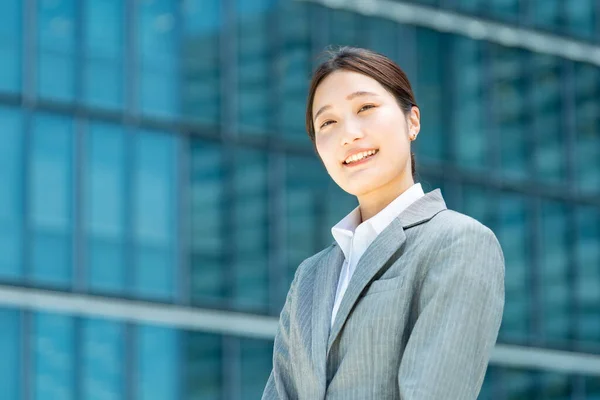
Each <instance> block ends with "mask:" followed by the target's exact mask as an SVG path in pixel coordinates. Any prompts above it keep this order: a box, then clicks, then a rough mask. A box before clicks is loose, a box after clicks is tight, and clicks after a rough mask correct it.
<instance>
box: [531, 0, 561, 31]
mask: <svg viewBox="0 0 600 400" xmlns="http://www.w3.org/2000/svg"><path fill="white" fill-rule="evenodd" d="M562 3H563V1H562V0H530V1H529V4H528V5H529V15H530V16H531V19H532V22H533V24H534V25H536V26H539V27H541V28H544V29H547V30H557V29H558V28H559V20H560V18H561V14H562V12H561V11H562V10H561V8H562V7H561V5H562Z"/></svg>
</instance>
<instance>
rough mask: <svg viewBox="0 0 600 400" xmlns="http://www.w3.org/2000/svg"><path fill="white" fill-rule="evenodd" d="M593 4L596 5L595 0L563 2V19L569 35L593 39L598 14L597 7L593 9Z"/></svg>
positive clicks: (599, 10)
mask: <svg viewBox="0 0 600 400" xmlns="http://www.w3.org/2000/svg"><path fill="white" fill-rule="evenodd" d="M594 3H596V4H598V3H597V2H596V1H595V0H578V1H565V2H564V5H563V7H564V8H565V14H566V18H565V19H566V24H567V31H568V32H569V33H571V34H574V35H577V36H580V37H584V38H589V39H591V38H593V36H594V28H595V26H597V25H596V22H595V21H596V19H597V18H598V14H597V13H598V12H600V9H598V7H597V6H596V7H595V9H594Z"/></svg>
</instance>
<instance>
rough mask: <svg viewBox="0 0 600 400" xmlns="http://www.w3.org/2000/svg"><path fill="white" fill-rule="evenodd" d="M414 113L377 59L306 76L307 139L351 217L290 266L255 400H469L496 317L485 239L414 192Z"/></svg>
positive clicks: (349, 53) (470, 222)
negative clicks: (354, 203) (351, 204)
mask: <svg viewBox="0 0 600 400" xmlns="http://www.w3.org/2000/svg"><path fill="white" fill-rule="evenodd" d="M420 118H421V115H420V111H419V108H418V107H417V105H416V101H415V99H414V95H413V92H412V89H411V86H410V83H409V81H408V79H407V77H406V75H405V74H404V72H403V71H402V70H401V69H400V67H398V66H397V65H396V64H395V63H394V62H392V61H391V60H390V59H388V58H387V57H385V56H383V55H380V54H377V53H375V52H372V51H369V50H366V49H357V48H349V47H344V48H341V49H340V50H338V51H335V52H330V53H329V57H328V59H327V60H325V61H324V62H323V63H322V64H321V65H320V66H319V67H318V68H317V70H316V72H315V73H314V76H313V79H312V82H311V85H310V91H309V95H308V103H307V111H306V126H307V130H308V135H309V137H310V139H311V140H312V142H313V143H314V145H315V149H316V151H317V153H318V155H319V157H320V158H321V160H322V161H323V164H324V165H325V168H326V169H327V172H328V173H329V175H330V176H331V178H332V179H333V180H334V181H335V182H336V183H337V184H338V185H339V186H340V187H341V188H342V189H343V190H345V191H346V192H348V193H350V194H352V195H354V196H356V197H357V199H358V203H359V206H358V207H357V208H356V209H354V210H353V211H352V212H350V213H349V214H348V215H347V216H346V217H345V218H343V219H342V220H341V221H340V222H339V223H338V224H336V225H335V226H334V227H333V228H332V235H333V239H335V240H334V241H333V243H332V244H331V245H330V246H329V247H327V248H325V249H324V250H322V251H321V252H319V253H317V254H315V255H313V256H311V257H309V258H308V259H306V260H305V261H303V262H302V263H301V264H300V266H299V267H298V269H297V271H296V274H295V277H294V280H293V282H292V284H291V287H290V290H289V292H288V295H287V299H286V302H285V305H284V307H283V310H282V312H281V315H280V320H279V327H278V330H277V334H276V336H275V345H274V354H273V370H272V372H271V375H270V377H269V380H268V382H267V385H266V388H265V391H264V394H263V399H307V400H314V399H324V398H327V399H344V400H349V399H361V400H364V399H402V400H419V399H422V400H425V399H427V400H436V399H440V400H442V399H443V400H467V399H476V398H477V395H478V393H479V391H480V389H481V385H482V382H483V379H484V376H485V372H486V369H487V365H488V361H489V357H490V354H491V351H492V348H493V347H494V344H495V342H496V339H497V336H498V330H499V328H500V322H501V319H502V312H503V309H504V257H503V253H502V250H501V248H500V245H499V243H498V241H497V239H496V237H495V235H494V234H493V233H492V231H491V230H490V229H488V228H487V227H486V226H484V225H482V224H481V223H479V222H478V221H476V220H475V219H473V218H470V217H468V216H466V215H464V214H460V213H458V212H456V211H452V210H449V209H447V208H446V204H445V202H444V199H443V197H442V194H441V192H440V190H439V189H436V190H434V191H431V192H429V193H424V192H423V190H422V188H421V185H420V184H419V183H415V182H414V171H415V163H414V158H413V156H412V153H411V152H410V145H411V141H413V140H416V138H417V135H418V134H419V130H420Z"/></svg>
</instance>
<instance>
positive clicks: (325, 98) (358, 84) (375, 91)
mask: <svg viewBox="0 0 600 400" xmlns="http://www.w3.org/2000/svg"><path fill="white" fill-rule="evenodd" d="M385 92H386V91H385V89H384V88H383V87H382V86H381V85H380V84H379V82H377V81H376V80H375V79H373V78H371V77H369V76H367V75H363V74H360V73H358V72H354V71H336V72H333V73H331V74H330V75H328V76H327V77H326V78H324V79H323V80H322V81H321V83H319V86H318V87H317V89H316V91H315V97H314V100H313V111H316V110H317V109H318V108H321V107H323V106H326V105H330V104H329V103H330V102H339V101H351V100H353V99H354V98H356V97H357V94H359V95H372V96H382V95H384V93H385Z"/></svg>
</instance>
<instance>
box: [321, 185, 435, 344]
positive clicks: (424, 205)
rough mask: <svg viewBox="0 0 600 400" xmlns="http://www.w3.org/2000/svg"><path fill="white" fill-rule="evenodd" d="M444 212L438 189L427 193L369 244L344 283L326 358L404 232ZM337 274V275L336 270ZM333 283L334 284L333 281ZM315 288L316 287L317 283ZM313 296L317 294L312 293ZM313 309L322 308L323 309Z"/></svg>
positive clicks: (399, 243)
mask: <svg viewBox="0 0 600 400" xmlns="http://www.w3.org/2000/svg"><path fill="white" fill-rule="evenodd" d="M445 209H446V203H445V202H444V199H443V197H442V194H441V191H440V190H439V189H436V190H434V191H431V192H429V193H427V194H426V195H425V196H423V197H421V198H420V199H419V200H417V201H415V202H414V203H413V204H411V205H410V206H409V207H408V208H407V209H406V210H404V211H403V212H402V213H401V214H400V215H399V216H398V217H397V218H395V219H394V220H393V221H392V222H391V223H390V224H389V225H388V226H387V227H386V228H385V229H384V230H383V232H381V233H380V234H379V235H378V236H377V237H376V238H375V240H374V241H373V243H371V245H370V246H369V247H368V248H367V250H366V251H365V253H364V254H363V256H362V257H361V258H360V260H359V261H358V265H357V266H356V270H355V271H354V274H353V275H352V278H351V279H350V282H349V283H348V288H347V289H346V292H345V294H344V297H343V298H342V302H341V304H340V308H339V310H338V312H337V315H336V319H335V321H334V324H333V327H332V328H331V334H330V335H329V339H328V343H327V355H329V351H330V349H331V346H332V344H333V342H334V341H335V340H336V338H337V336H338V335H339V333H340V331H341V329H342V327H343V325H344V323H345V322H346V319H347V318H348V316H349V314H350V312H351V311H352V308H353V307H354V304H355V303H356V301H357V300H358V297H359V296H360V294H361V292H362V291H363V289H364V288H365V286H366V285H367V284H368V283H369V282H370V281H371V280H372V279H373V277H374V276H375V275H376V274H377V272H378V271H379V270H380V269H381V268H382V267H383V266H384V265H385V264H386V263H387V262H388V261H389V260H390V258H391V257H392V256H393V255H394V253H396V252H397V251H398V250H399V249H400V248H401V247H402V245H403V244H404V242H405V241H406V234H405V232H404V230H405V229H407V228H410V227H412V226H415V225H418V224H421V223H423V222H426V221H429V220H430V219H431V218H433V217H434V216H435V215H436V214H437V213H439V212H440V211H443V210H445ZM336 248H337V246H336ZM337 251H338V252H339V253H342V252H341V250H340V249H339V248H337ZM342 257H343V253H342ZM342 262H343V258H342ZM324 269H327V268H324ZM337 275H338V276H339V267H338V272H337ZM335 284H336V285H337V279H336V283H335ZM317 285H319V282H318V281H317ZM315 293H317V292H316V291H315ZM333 296H334V298H335V288H334V290H333ZM328 301H329V300H328ZM314 304H317V303H314ZM332 307H333V300H331V305H330V304H329V303H327V311H328V312H329V315H330V318H331V309H332ZM317 308H321V309H325V307H317ZM319 355H320V354H319Z"/></svg>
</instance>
